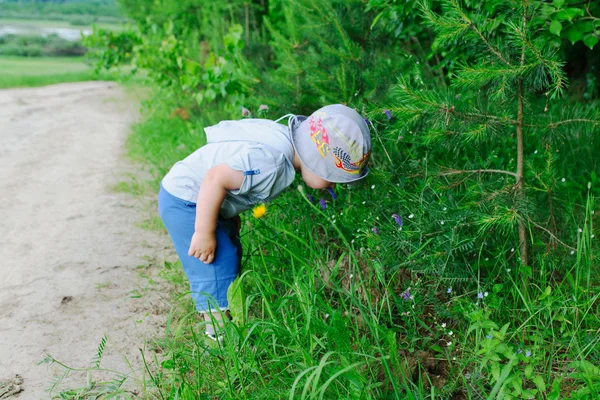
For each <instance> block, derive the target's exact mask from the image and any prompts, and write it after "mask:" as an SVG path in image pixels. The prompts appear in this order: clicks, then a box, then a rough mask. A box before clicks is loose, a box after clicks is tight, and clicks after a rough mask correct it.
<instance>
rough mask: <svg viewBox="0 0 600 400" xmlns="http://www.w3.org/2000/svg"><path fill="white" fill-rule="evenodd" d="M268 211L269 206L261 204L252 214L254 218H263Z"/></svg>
mask: <svg viewBox="0 0 600 400" xmlns="http://www.w3.org/2000/svg"><path fill="white" fill-rule="evenodd" d="M266 212H267V206H266V205H264V204H259V205H257V206H256V207H254V209H253V210H252V216H253V217H254V218H262V217H264V215H265V213H266Z"/></svg>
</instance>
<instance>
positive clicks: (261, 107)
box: [258, 104, 269, 111]
mask: <svg viewBox="0 0 600 400" xmlns="http://www.w3.org/2000/svg"><path fill="white" fill-rule="evenodd" d="M268 109H269V106H268V105H266V104H261V105H260V107H258V111H266V110H268Z"/></svg>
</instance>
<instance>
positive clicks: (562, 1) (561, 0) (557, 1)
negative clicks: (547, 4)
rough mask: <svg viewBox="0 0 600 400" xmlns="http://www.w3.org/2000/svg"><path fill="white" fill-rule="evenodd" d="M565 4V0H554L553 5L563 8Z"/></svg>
mask: <svg viewBox="0 0 600 400" xmlns="http://www.w3.org/2000/svg"><path fill="white" fill-rule="evenodd" d="M563 4H565V0H554V1H552V5H553V6H554V7H556V8H561V7H562V6H563Z"/></svg>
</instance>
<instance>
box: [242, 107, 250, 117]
mask: <svg viewBox="0 0 600 400" xmlns="http://www.w3.org/2000/svg"><path fill="white" fill-rule="evenodd" d="M249 115H250V110H248V109H247V108H246V107H242V117H247V116H249Z"/></svg>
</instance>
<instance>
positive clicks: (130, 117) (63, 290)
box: [0, 82, 166, 400]
mask: <svg viewBox="0 0 600 400" xmlns="http://www.w3.org/2000/svg"><path fill="white" fill-rule="evenodd" d="M136 109H137V106H135V105H133V104H132V102H131V101H129V100H128V99H127V98H126V96H125V94H124V93H123V91H122V90H121V89H120V88H119V87H118V86H117V85H116V84H114V83H109V82H85V83H75V84H60V85H53V86H48V87H43V88H34V89H11V90H0V171H1V173H0V196H1V197H0V199H1V201H0V381H1V380H3V379H4V380H6V379H10V378H14V377H15V375H20V376H21V377H22V379H23V383H22V385H21V387H22V388H23V391H22V392H21V393H20V394H17V395H14V397H11V400H12V399H13V398H14V399H17V398H18V399H35V400H37V399H46V398H49V397H50V396H49V394H48V393H47V392H44V390H45V389H47V388H48V387H49V386H50V384H51V382H52V379H53V378H55V377H56V376H58V375H57V374H58V373H60V371H62V369H61V368H59V367H58V366H57V365H53V366H50V367H49V366H48V365H47V364H42V365H39V366H38V365H37V363H38V362H39V361H40V360H42V359H43V358H44V357H45V354H47V353H48V354H51V355H52V356H53V357H55V358H56V359H58V360H60V361H61V362H64V363H66V364H68V365H70V366H75V367H88V366H90V363H91V361H92V359H93V357H94V356H95V355H96V353H97V349H98V345H99V344H100V341H101V340H102V338H103V336H104V335H106V336H107V337H108V343H107V345H106V350H105V353H104V357H103V360H102V366H104V367H107V368H115V369H117V370H119V371H122V372H128V371H131V368H130V367H128V366H127V362H126V361H125V359H124V357H127V358H128V359H129V362H130V363H131V364H132V368H133V370H134V371H138V372H137V374H138V376H141V373H142V372H141V369H142V364H141V357H140V352H139V348H141V347H144V337H148V338H150V337H153V336H156V335H160V332H162V328H161V324H162V321H163V320H164V315H163V314H164V309H165V307H166V305H165V304H164V303H163V302H162V301H161V300H160V298H159V297H158V296H159V295H158V294H157V291H150V293H147V294H145V295H144V296H142V297H141V298H139V299H135V298H132V297H135V296H132V294H136V293H138V292H142V291H143V290H144V287H146V286H147V283H148V281H147V279H144V278H142V277H140V276H139V274H140V272H143V273H144V274H146V275H153V274H154V273H156V271H157V269H158V268H157V266H156V263H155V262H153V257H155V256H157V255H158V257H159V259H162V256H161V254H160V253H161V252H162V249H161V247H160V246H161V243H164V239H163V238H160V237H159V235H157V234H155V233H151V232H147V231H144V230H142V229H140V228H137V227H136V222H140V221H141V219H142V218H141V216H140V213H141V211H140V207H139V204H137V202H136V200H134V199H133V198H132V197H131V196H128V195H125V194H118V193H114V192H113V191H111V190H110V187H111V185H114V184H116V183H118V182H119V181H122V180H124V179H126V178H125V177H124V174H125V173H127V172H131V171H132V170H133V169H132V167H131V165H130V164H129V163H128V162H127V160H125V158H124V156H123V153H124V150H123V144H124V141H125V138H126V136H127V134H128V131H129V126H130V124H131V123H132V122H133V121H134V119H135V118H136V117H137V112H136ZM148 256H149V257H150V258H148ZM136 267H137V268H136ZM84 375H85V374H82V373H79V374H73V375H71V376H69V380H68V381H67V382H66V383H67V385H68V386H69V387H79V386H82V385H85V379H84V378H85V376H84ZM4 386H5V387H6V385H4ZM5 391H6V389H5ZM5 396H8V394H6V395H5ZM0 398H2V387H1V385H0Z"/></svg>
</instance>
